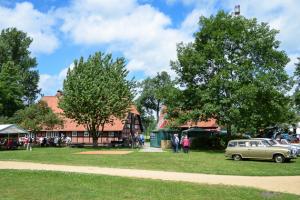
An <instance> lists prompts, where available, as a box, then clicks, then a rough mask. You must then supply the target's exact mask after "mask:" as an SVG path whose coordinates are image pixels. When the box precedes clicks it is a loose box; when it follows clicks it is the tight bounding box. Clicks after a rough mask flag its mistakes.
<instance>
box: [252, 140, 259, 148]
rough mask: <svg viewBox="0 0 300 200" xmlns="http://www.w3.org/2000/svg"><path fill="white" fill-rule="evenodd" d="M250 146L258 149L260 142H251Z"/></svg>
mask: <svg viewBox="0 0 300 200" xmlns="http://www.w3.org/2000/svg"><path fill="white" fill-rule="evenodd" d="M250 146H251V147H257V146H258V142H257V141H251V142H250Z"/></svg>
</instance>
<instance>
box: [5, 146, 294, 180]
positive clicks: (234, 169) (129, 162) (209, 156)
mask: <svg viewBox="0 0 300 200" xmlns="http://www.w3.org/2000/svg"><path fill="white" fill-rule="evenodd" d="M90 150H93V149H78V148H34V149H33V151H32V152H29V151H25V150H14V151H0V160H15V161H31V162H39V163H54V164H67V165H86V166H99V167H118V168H135V169H150V170H163V171H178V172H192V173H207V174H230V175H251V176H254V175H258V176H262V175H266V176H271V175H278V176H279V175H300V159H299V158H298V159H297V160H293V161H291V162H290V163H282V164H279V163H274V162H272V161H233V160H228V159H226V158H225V157H224V153H223V152H220V151H219V152H218V151H200V152H196V151H192V152H190V153H189V154H183V153H178V154H174V153H172V152H164V153H140V152H137V151H135V152H133V153H131V154H127V155H78V154H74V153H76V152H80V151H90Z"/></svg>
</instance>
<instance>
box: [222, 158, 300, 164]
mask: <svg viewBox="0 0 300 200" xmlns="http://www.w3.org/2000/svg"><path fill="white" fill-rule="evenodd" d="M226 160H228V161H232V162H236V163H238V162H254V163H275V164H282V163H276V162H275V161H274V160H263V159H251V158H243V160H240V161H235V160H233V159H231V158H226ZM284 163H285V164H291V163H296V161H295V160H290V161H288V162H284Z"/></svg>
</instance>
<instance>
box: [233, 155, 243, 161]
mask: <svg viewBox="0 0 300 200" xmlns="http://www.w3.org/2000/svg"><path fill="white" fill-rule="evenodd" d="M232 158H233V160H235V161H240V160H242V156H241V155H239V154H235V155H233V156H232Z"/></svg>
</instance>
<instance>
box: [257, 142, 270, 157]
mask: <svg viewBox="0 0 300 200" xmlns="http://www.w3.org/2000/svg"><path fill="white" fill-rule="evenodd" d="M258 146H259V148H260V152H259V155H260V157H261V158H262V159H272V157H273V148H272V147H271V145H270V144H269V143H268V142H267V141H264V140H262V141H259V143H258Z"/></svg>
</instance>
